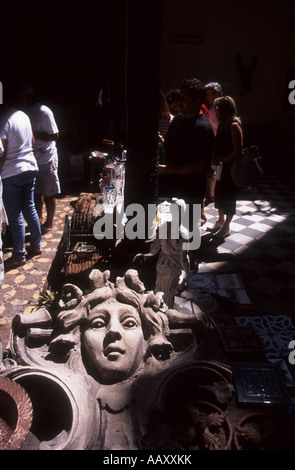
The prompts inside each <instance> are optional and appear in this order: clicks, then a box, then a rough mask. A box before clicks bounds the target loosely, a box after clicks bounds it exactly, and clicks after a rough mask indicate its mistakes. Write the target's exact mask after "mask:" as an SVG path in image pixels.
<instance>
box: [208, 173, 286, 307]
mask: <svg viewBox="0 0 295 470" xmlns="http://www.w3.org/2000/svg"><path fill="white" fill-rule="evenodd" d="M216 213H217V211H216V209H215V208H214V207H213V204H210V205H209V206H207V208H206V215H207V219H208V221H207V224H206V225H204V227H202V244H201V250H200V253H199V272H232V273H239V274H240V275H241V277H242V279H243V282H244V284H245V287H246V289H247V292H248V294H249V296H250V297H251V300H252V302H253V304H254V306H255V309H256V313H258V314H288V315H291V316H293V315H294V313H295V308H294V305H295V304H294V301H293V299H294V287H295V191H294V179H293V178H290V177H287V176H286V177H279V178H278V177H277V176H273V175H267V176H266V177H265V178H264V179H263V180H261V181H259V183H257V185H256V186H255V187H251V188H247V189H246V190H243V191H240V194H239V199H238V203H237V213H236V215H235V216H234V219H233V222H232V225H231V235H230V236H229V237H228V238H226V239H225V240H222V242H221V243H220V244H219V243H216V241H215V240H214V238H212V236H211V234H209V233H208V232H207V231H206V227H208V226H209V227H210V226H212V225H213V224H214V222H215V220H216Z"/></svg>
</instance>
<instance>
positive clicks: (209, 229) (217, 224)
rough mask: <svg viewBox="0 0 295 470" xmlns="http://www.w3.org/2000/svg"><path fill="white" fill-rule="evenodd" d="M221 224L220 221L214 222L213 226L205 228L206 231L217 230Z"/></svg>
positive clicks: (220, 227)
mask: <svg viewBox="0 0 295 470" xmlns="http://www.w3.org/2000/svg"><path fill="white" fill-rule="evenodd" d="M222 227H223V225H222V224H221V223H220V222H218V221H217V222H215V225H214V226H213V227H209V228H207V231H208V232H213V233H215V232H218V230H220V229H222Z"/></svg>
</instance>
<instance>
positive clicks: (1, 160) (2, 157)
mask: <svg viewBox="0 0 295 470" xmlns="http://www.w3.org/2000/svg"><path fill="white" fill-rule="evenodd" d="M1 140H2V145H3V149H4V151H3V152H2V153H0V173H1V171H2V168H3V165H4V162H5V157H6V149H7V139H1Z"/></svg>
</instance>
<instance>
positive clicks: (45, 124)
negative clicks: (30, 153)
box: [30, 103, 59, 165]
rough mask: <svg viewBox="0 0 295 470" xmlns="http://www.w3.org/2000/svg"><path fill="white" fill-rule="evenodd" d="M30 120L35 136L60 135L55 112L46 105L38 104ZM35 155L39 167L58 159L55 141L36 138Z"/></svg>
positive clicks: (33, 109)
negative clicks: (42, 133)
mask: <svg viewBox="0 0 295 470" xmlns="http://www.w3.org/2000/svg"><path fill="white" fill-rule="evenodd" d="M30 118H31V123H32V129H33V134H35V132H36V133H37V132H45V133H46V134H58V132H59V130H58V128H57V125H56V122H55V119H54V115H53V112H52V111H51V109H49V108H48V107H47V106H45V105H44V104H40V103H36V104H35V105H34V106H33V107H32V109H31V111H30ZM34 154H35V157H36V160H37V162H38V165H42V164H43V165H44V164H45V163H48V162H50V161H51V160H52V159H53V158H56V157H57V148H56V143H55V141H54V140H52V141H49V142H47V141H45V140H39V139H36V137H35V145H34Z"/></svg>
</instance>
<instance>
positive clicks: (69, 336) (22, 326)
mask: <svg viewBox="0 0 295 470" xmlns="http://www.w3.org/2000/svg"><path fill="white" fill-rule="evenodd" d="M206 321H207V319H206V316H205V314H203V313H199V314H191V315H190V314H183V313H180V312H178V311H177V310H173V309H169V308H168V307H167V305H166V304H165V303H164V301H163V294H162V293H161V292H158V293H154V292H153V291H150V292H147V291H146V289H145V286H144V284H143V283H142V282H141V281H140V279H139V277H138V273H137V271H135V270H132V269H130V270H128V271H127V272H126V273H125V275H124V276H123V277H118V278H117V279H116V280H115V282H111V281H110V272H109V271H105V272H101V271H99V270H92V271H91V274H90V277H89V289H88V290H87V292H82V290H81V289H80V288H79V287H78V286H75V285H72V284H66V285H64V287H63V291H62V295H61V297H60V300H59V306H58V310H57V311H56V310H54V311H51V312H49V311H48V310H46V309H39V310H37V311H36V312H34V313H33V314H31V315H17V316H16V317H15V318H14V319H13V323H12V340H11V344H10V346H9V348H8V349H7V351H6V353H5V358H4V360H3V363H2V364H1V366H0V374H1V375H2V376H4V377H6V378H8V379H10V380H14V381H16V382H18V383H19V384H20V385H21V386H22V387H23V388H24V389H25V390H26V392H27V393H28V395H29V396H30V399H31V402H32V406H33V415H34V418H33V423H32V426H31V430H30V433H29V434H28V436H27V439H26V441H25V443H24V444H23V446H22V448H24V449H49V450H51V449H52V450H82V449H108V450H110V449H112V450H118V449H124V450H135V449H141V448H147V447H148V445H147V443H148V442H150V444H149V445H150V446H152V447H151V448H153V446H154V445H155V444H153V443H152V442H153V433H152V431H149V430H150V429H151V427H150V419H151V416H153V414H154V413H159V414H160V415H161V419H162V420H163V425H164V427H165V428H166V430H167V433H166V437H167V438H166V441H165V443H163V449H170V448H171V449H175V448H180V447H179V440H178V437H177V433H176V432H175V430H173V427H171V425H170V424H169V423H168V422H167V418H166V417H167V413H168V414H171V411H170V406H171V401H172V402H173V401H175V403H174V405H173V409H177V407H178V406H180V402H181V406H183V404H184V403H186V402H191V401H192V399H194V400H195V399H202V398H203V397H204V396H205V395H206V397H207V398H208V397H210V398H211V399H212V400H213V401H215V402H216V404H218V405H219V406H226V404H227V402H228V401H229V400H230V398H231V396H232V391H233V389H232V385H231V372H230V370H229V368H227V367H225V366H223V365H222V364H219V363H216V362H210V361H205V360H203V359H202V358H201V357H200V355H199V352H198V342H199V340H200V339H201V338H202V334H203V331H204V328H205V327H206ZM174 394H175V395H174ZM178 401H180V402H179V403H178ZM164 435H165V434H163V439H164Z"/></svg>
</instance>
